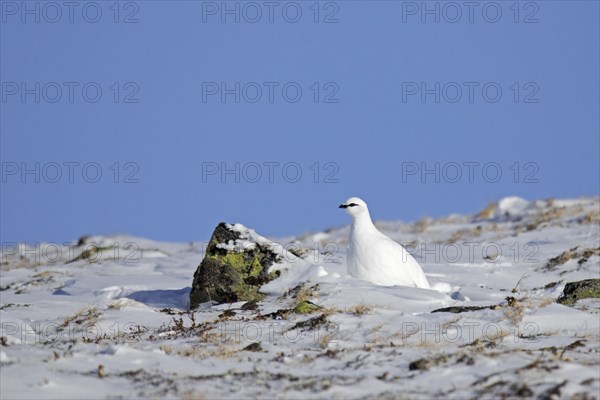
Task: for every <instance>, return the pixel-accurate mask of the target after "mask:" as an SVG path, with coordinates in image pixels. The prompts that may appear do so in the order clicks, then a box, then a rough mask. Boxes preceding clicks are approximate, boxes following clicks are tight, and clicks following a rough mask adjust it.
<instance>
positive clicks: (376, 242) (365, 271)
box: [339, 197, 429, 289]
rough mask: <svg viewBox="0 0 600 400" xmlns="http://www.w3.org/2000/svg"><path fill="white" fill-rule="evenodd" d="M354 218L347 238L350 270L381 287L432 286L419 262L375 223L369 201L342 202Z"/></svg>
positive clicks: (353, 198) (353, 200) (427, 287)
mask: <svg viewBox="0 0 600 400" xmlns="http://www.w3.org/2000/svg"><path fill="white" fill-rule="evenodd" d="M339 208H343V209H344V210H346V212H347V213H348V214H350V216H351V217H352V227H351V228H350V238H349V239H348V255H347V264H348V273H349V274H350V275H351V276H352V277H354V278H356V279H361V280H365V281H369V282H372V283H374V284H376V285H381V286H394V285H402V286H413V287H419V288H426V289H429V282H428V281H427V278H426V277H425V274H424V273H423V270H422V269H421V266H420V265H419V263H418V262H417V261H416V260H415V259H414V258H413V257H412V256H411V255H410V254H409V253H408V252H407V251H406V249H404V247H402V246H401V245H400V244H398V243H397V242H395V241H393V240H392V239H390V238H389V237H387V236H385V235H384V234H383V233H381V232H379V230H378V229H377V228H376V227H375V225H373V222H372V221H371V216H370V215H369V209H368V208H367V203H365V202H364V201H363V200H361V199H359V198H358V197H351V198H349V199H348V200H346V201H345V202H344V204H342V205H340V207H339Z"/></svg>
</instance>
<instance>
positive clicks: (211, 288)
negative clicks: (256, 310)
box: [190, 222, 279, 309]
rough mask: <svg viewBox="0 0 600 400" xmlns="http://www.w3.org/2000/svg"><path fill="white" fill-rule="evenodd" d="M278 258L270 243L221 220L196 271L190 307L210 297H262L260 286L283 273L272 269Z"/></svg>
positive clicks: (226, 299) (232, 299)
mask: <svg viewBox="0 0 600 400" xmlns="http://www.w3.org/2000/svg"><path fill="white" fill-rule="evenodd" d="M220 244H225V245H232V244H233V245H234V248H233V249H231V246H229V247H228V248H223V247H221V246H219V245H220ZM278 261H279V257H278V255H277V254H276V253H275V252H273V251H272V250H271V248H270V247H269V246H268V245H265V244H260V243H256V242H252V241H251V240H250V239H249V238H248V237H243V235H242V234H241V233H240V232H238V231H236V230H234V229H232V227H231V225H227V224H225V223H223V222H221V223H220V224H219V225H218V226H217V227H216V228H215V230H214V232H213V234H212V237H211V239H210V242H209V243H208V246H207V249H206V254H205V256H204V259H203V260H202V262H201V263H200V265H199V266H198V268H197V269H196V272H195V273H194V281H193V283H192V290H191V291H190V308H191V309H194V308H196V307H197V306H198V305H199V304H200V303H203V302H207V301H214V302H217V303H219V304H220V303H232V302H236V301H260V300H262V299H263V298H264V295H263V294H262V293H260V292H259V289H260V286H262V285H263V284H265V283H267V282H269V281H271V280H272V279H275V278H276V277H278V276H279V273H278V271H276V272H275V273H271V274H269V272H268V270H269V267H270V266H271V265H273V264H274V263H276V262H278Z"/></svg>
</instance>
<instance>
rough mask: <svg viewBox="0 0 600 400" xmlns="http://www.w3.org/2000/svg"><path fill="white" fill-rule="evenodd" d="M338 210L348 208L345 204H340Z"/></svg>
mask: <svg viewBox="0 0 600 400" xmlns="http://www.w3.org/2000/svg"><path fill="white" fill-rule="evenodd" d="M339 208H348V206H347V205H345V204H340V206H339Z"/></svg>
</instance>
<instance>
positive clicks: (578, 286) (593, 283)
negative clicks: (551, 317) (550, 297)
mask: <svg viewBox="0 0 600 400" xmlns="http://www.w3.org/2000/svg"><path fill="white" fill-rule="evenodd" d="M589 298H600V279H584V280H582V281H577V282H569V283H567V285H566V286H565V288H564V290H563V292H562V294H561V295H560V297H559V298H558V300H557V302H559V303H560V304H563V305H565V306H572V305H573V304H575V302H577V300H581V299H589Z"/></svg>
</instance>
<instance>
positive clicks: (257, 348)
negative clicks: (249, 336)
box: [242, 342, 262, 352]
mask: <svg viewBox="0 0 600 400" xmlns="http://www.w3.org/2000/svg"><path fill="white" fill-rule="evenodd" d="M242 350H243V351H254V352H256V351H262V346H261V345H260V343H259V342H255V343H250V344H249V345H248V346H246V347H244V348H243V349H242Z"/></svg>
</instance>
